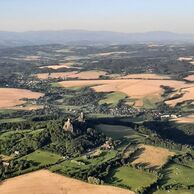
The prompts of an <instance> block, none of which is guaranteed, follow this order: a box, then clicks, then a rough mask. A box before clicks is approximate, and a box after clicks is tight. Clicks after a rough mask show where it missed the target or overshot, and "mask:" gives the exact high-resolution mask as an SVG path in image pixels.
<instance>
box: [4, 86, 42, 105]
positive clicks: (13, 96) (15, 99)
mask: <svg viewBox="0 0 194 194" xmlns="http://www.w3.org/2000/svg"><path fill="white" fill-rule="evenodd" d="M43 95H44V94H42V93H38V92H32V91H30V90H24V89H16V88H0V108H1V109H13V108H18V107H16V106H17V105H22V104H24V103H26V102H25V101H24V100H22V99H23V98H28V99H38V98H40V97H41V96H43Z"/></svg>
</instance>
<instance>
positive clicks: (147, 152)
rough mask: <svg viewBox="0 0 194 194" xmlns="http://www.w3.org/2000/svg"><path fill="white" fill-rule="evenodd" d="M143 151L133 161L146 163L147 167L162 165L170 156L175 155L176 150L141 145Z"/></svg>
mask: <svg viewBox="0 0 194 194" xmlns="http://www.w3.org/2000/svg"><path fill="white" fill-rule="evenodd" d="M139 147H140V148H142V150H143V152H142V154H140V156H138V158H137V159H136V160H135V161H133V164H146V166H147V167H156V168H160V167H162V166H163V165H164V164H165V163H166V162H167V160H168V157H169V156H174V155H175V153H174V152H170V151H169V150H168V149H165V148H160V147H155V146H150V145H143V144H142V145H140V146H139Z"/></svg>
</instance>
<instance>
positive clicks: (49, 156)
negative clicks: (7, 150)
mask: <svg viewBox="0 0 194 194" xmlns="http://www.w3.org/2000/svg"><path fill="white" fill-rule="evenodd" d="M61 158H62V157H61V156H60V155H58V154H54V153H51V152H48V151H42V150H36V151H35V152H33V153H31V154H29V155H27V156H24V157H22V158H20V160H21V159H23V160H28V161H33V162H37V163H39V165H38V166H44V165H49V164H54V163H56V162H57V161H59V160H60V159H61Z"/></svg>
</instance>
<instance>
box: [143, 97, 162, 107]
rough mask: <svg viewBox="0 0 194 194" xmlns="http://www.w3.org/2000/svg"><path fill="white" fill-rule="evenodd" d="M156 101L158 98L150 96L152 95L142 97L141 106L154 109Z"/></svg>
mask: <svg viewBox="0 0 194 194" xmlns="http://www.w3.org/2000/svg"><path fill="white" fill-rule="evenodd" d="M158 101H159V99H158V98H155V97H152V96H149V97H146V98H143V107H144V108H145V109H156V108H157V105H156V103H157V102H158Z"/></svg>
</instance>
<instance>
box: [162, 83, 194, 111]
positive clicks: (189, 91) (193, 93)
mask: <svg viewBox="0 0 194 194" xmlns="http://www.w3.org/2000/svg"><path fill="white" fill-rule="evenodd" d="M178 93H182V94H183V96H182V97H180V98H177V99H174V100H169V101H166V102H165V103H166V104H168V105H170V106H172V107H174V106H176V105H177V104H178V103H181V102H184V101H187V100H193V101H194V85H192V87H188V88H183V89H180V91H179V92H178Z"/></svg>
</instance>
